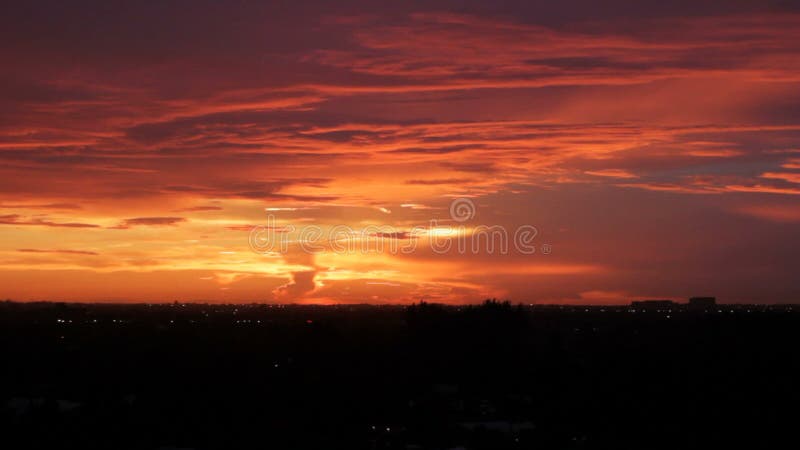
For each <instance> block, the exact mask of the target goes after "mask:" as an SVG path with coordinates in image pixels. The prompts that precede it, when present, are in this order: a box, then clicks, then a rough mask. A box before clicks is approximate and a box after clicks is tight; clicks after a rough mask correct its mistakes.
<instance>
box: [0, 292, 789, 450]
mask: <svg viewBox="0 0 800 450" xmlns="http://www.w3.org/2000/svg"><path fill="white" fill-rule="evenodd" d="M798 325H800V314H798V313H797V310H796V309H795V310H794V311H791V310H790V309H789V308H786V307H782V308H766V307H746V306H741V307H735V308H732V307H720V308H719V309H717V308H715V309H714V310H713V311H708V312H704V311H698V312H689V311H679V310H673V311H667V310H662V311H655V310H653V311H648V312H642V311H637V312H635V313H634V312H631V311H630V309H629V308H622V307H621V308H589V309H585V308H582V307H581V308H542V307H540V308H535V309H533V308H527V307H526V308H517V307H512V306H507V305H501V304H489V305H484V306H482V307H475V308H460V309H457V308H441V307H437V306H430V305H425V306H416V307H413V308H410V309H406V308H401V307H369V306H362V307H267V306H211V305H185V306H184V305H159V306H155V305H154V306H148V305H137V306H115V305H99V306H87V305H63V304H61V305H58V304H55V305H54V304H27V305H25V304H16V303H2V304H0V349H1V350H2V367H3V369H2V379H0V411H2V416H1V419H2V426H1V427H2V429H0V431H2V435H1V436H2V437H0V440H2V442H0V446H2V447H3V448H9V449H10V448H48V449H57V448H80V449H90V448H108V449H111V448H113V449H128V448H130V449H158V448H197V449H201V448H213V449H234V448H248V449H251V448H272V449H291V448H316V449H328V448H347V449H384V448H392V449H427V448H433V449H447V448H466V449H479V448H481V449H491V450H499V449H505V448H541V449H562V448H616V449H624V448H631V449H653V448H665V449H667V448H668V449H675V448H681V449H683V448H703V449H713V448H719V447H721V446H723V445H737V446H742V445H750V446H752V448H777V447H779V446H780V447H783V446H785V444H783V443H784V442H796V439H797V437H796V429H797V428H796V426H797V419H798V413H797V409H798V406H800V403H798V400H800V398H798V397H799V396H798V380H800V377H798V375H799V374H800V373H799V372H798V369H800V359H798V355H799V352H798V348H797V345H798V342H800V339H798V337H800V327H798ZM787 439H788V441H787Z"/></svg>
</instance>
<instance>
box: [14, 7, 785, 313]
mask: <svg viewBox="0 0 800 450" xmlns="http://www.w3.org/2000/svg"><path fill="white" fill-rule="evenodd" d="M600 3H601V2H597V1H560V2H552V1H547V2H544V1H542V2H537V1H527V2H472V1H424V2H415V1H409V2H348V1H340V2H313V1H305V2H298V1H293V2H289V1H275V2H256V1H229V2H222V1H191V2H190V1H183V2H181V1H164V2H139V1H137V2H122V1H120V2H108V1H102V2H101V1H96V2H60V1H59V2H55V1H53V2H40V1H26V2H11V1H9V2H4V3H3V6H2V7H0V57H2V61H3V64H2V67H3V68H2V70H0V299H2V298H8V299H14V300H63V301H87V302H100V301H123V302H142V301H146V302H155V301H170V302H171V301H204V302H264V303H326V304H330V303H379V304H390V303H392V304H394V303H411V302H418V301H421V300H424V301H428V302H444V303H472V302H478V301H481V300H483V299H485V298H498V299H509V300H511V301H513V302H523V303H576V304H614V303H625V302H628V301H630V300H633V299H646V298H666V299H678V300H683V299H686V298H687V297H690V296H696V295H712V296H716V297H717V298H718V300H719V301H722V302H759V303H760V302H763V303H788V302H797V301H798V300H800V277H797V272H798V269H799V268H800V263H799V260H800V200H799V199H800V89H799V88H800V5H798V4H797V3H796V2H789V1H761V2H751V1H716V0H714V1H704V2H696V1H677V2H656V1H651V0H646V1H608V2H602V5H601V4H600ZM698 3H701V4H699V5H698ZM487 230H491V232H488V231H487ZM522 231H527V232H528V234H527V239H525V240H524V242H523V244H525V245H524V246H523V247H524V248H521V246H520V245H519V242H518V239H517V238H518V237H520V236H521V234H520V233H521V232H522ZM495 232H497V233H495ZM503 233H504V236H505V239H506V241H507V244H508V245H506V247H508V248H507V249H504V246H503V239H504V238H503V237H502V236H503ZM482 238H483V240H481V239H482ZM447 242H450V243H451V244H452V245H450V247H449V248H447V246H448V244H447ZM489 242H494V244H496V245H494V246H491V245H489ZM276 243H277V244H278V245H272V244H276ZM460 243H461V245H460ZM267 244H269V245H267ZM503 250H506V251H503Z"/></svg>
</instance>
